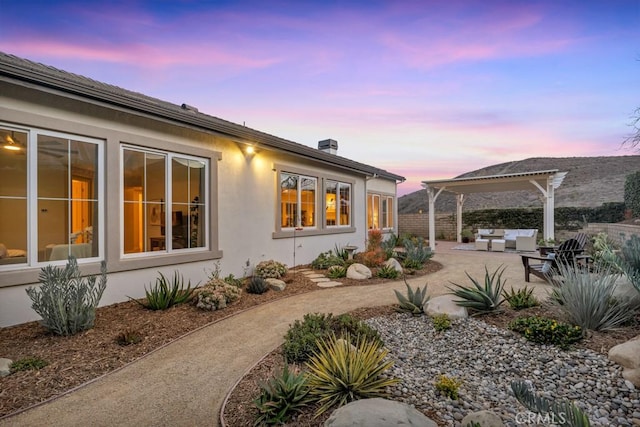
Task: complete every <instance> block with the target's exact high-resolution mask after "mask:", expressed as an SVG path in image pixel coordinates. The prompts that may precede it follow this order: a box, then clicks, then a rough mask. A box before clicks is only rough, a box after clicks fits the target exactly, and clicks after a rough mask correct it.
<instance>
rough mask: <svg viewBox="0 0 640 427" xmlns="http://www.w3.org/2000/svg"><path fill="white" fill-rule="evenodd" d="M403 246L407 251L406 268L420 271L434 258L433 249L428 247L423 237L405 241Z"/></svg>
mask: <svg viewBox="0 0 640 427" xmlns="http://www.w3.org/2000/svg"><path fill="white" fill-rule="evenodd" d="M403 245H404V249H405V260H404V267H405V268H412V269H416V270H420V269H421V268H422V267H424V264H425V263H426V262H427V261H429V260H430V259H431V257H432V256H433V252H431V248H430V247H429V246H427V243H426V241H425V240H424V239H423V238H421V237H417V238H413V239H405V240H404V243H403Z"/></svg>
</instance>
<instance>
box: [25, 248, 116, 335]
mask: <svg viewBox="0 0 640 427" xmlns="http://www.w3.org/2000/svg"><path fill="white" fill-rule="evenodd" d="M100 269H101V272H100V280H99V281H98V282H97V283H96V278H97V277H96V276H89V277H82V276H81V273H80V269H79V268H78V262H77V261H76V259H75V257H72V256H71V257H69V261H68V263H67V265H66V266H65V267H64V268H57V267H52V266H50V265H48V266H46V267H43V268H42V270H41V271H40V275H39V280H40V282H41V283H42V285H41V286H40V287H38V288H35V287H29V288H27V290H26V292H27V295H29V298H31V301H32V304H31V308H33V309H34V310H35V312H36V313H38V314H39V315H40V316H41V317H42V325H43V326H44V327H45V328H47V329H48V330H50V331H51V332H53V333H54V334H57V335H65V336H66V335H73V334H75V333H77V332H80V331H84V330H87V329H91V328H93V324H94V322H95V318H96V307H98V303H99V302H100V298H102V294H103V293H104V290H105V289H106V287H107V267H106V264H105V262H104V261H103V262H102V263H101V268H100Z"/></svg>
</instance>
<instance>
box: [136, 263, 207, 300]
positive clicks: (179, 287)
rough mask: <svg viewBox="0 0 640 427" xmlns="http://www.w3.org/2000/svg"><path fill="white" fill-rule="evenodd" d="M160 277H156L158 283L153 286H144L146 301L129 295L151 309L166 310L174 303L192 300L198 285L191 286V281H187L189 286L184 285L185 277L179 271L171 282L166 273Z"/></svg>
mask: <svg viewBox="0 0 640 427" xmlns="http://www.w3.org/2000/svg"><path fill="white" fill-rule="evenodd" d="M159 274H160V277H158V278H156V283H155V285H153V286H150V287H149V290H147V287H146V286H145V287H144V292H145V295H146V298H145V300H144V301H140V300H137V299H134V298H131V297H129V299H132V300H133V301H135V302H137V303H138V304H140V305H141V306H143V307H144V308H148V309H150V310H166V309H167V308H169V307H173V306H174V305H178V304H182V303H185V302H189V301H191V298H192V297H193V291H194V290H195V289H196V287H197V286H196V287H194V288H192V287H191V281H189V282H188V283H187V287H186V288H185V287H184V278H183V277H182V275H181V274H180V273H178V272H177V271H175V272H174V274H173V279H172V280H171V282H169V279H167V278H166V277H165V276H164V274H162V273H159Z"/></svg>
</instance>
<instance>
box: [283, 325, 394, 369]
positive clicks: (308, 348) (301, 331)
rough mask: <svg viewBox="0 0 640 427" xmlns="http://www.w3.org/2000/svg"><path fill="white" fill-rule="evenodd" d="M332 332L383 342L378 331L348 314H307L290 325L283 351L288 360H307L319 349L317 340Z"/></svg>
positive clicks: (340, 335) (338, 334)
mask: <svg viewBox="0 0 640 427" xmlns="http://www.w3.org/2000/svg"><path fill="white" fill-rule="evenodd" d="M332 333H334V334H336V335H337V336H339V337H342V336H345V335H349V336H350V337H352V338H353V339H357V338H358V337H362V338H366V339H368V340H370V341H375V342H378V343H380V344H382V340H381V339H380V335H379V334H378V332H377V331H376V330H375V329H373V328H371V327H370V326H369V325H367V324H366V323H364V322H361V321H359V320H356V319H355V318H353V317H352V316H350V315H348V314H342V315H340V316H336V317H334V316H333V315H332V314H320V313H314V314H305V315H304V317H303V319H302V321H300V320H296V321H295V322H294V323H293V325H290V327H289V330H288V331H287V333H286V334H285V336H284V344H283V352H284V357H285V359H286V360H287V361H288V362H298V363H300V362H305V361H307V360H309V357H311V355H312V354H313V352H314V351H316V350H317V349H318V346H317V341H318V340H321V339H325V338H327V337H328V336H330V335H331V334H332Z"/></svg>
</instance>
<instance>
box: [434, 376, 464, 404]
mask: <svg viewBox="0 0 640 427" xmlns="http://www.w3.org/2000/svg"><path fill="white" fill-rule="evenodd" d="M461 385H462V381H459V380H456V379H455V378H450V377H448V376H446V375H441V376H440V378H439V379H438V381H436V383H435V387H436V390H438V391H439V392H440V394H443V395H445V396H446V397H448V398H449V399H452V400H458V397H459V395H458V389H460V386H461Z"/></svg>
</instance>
